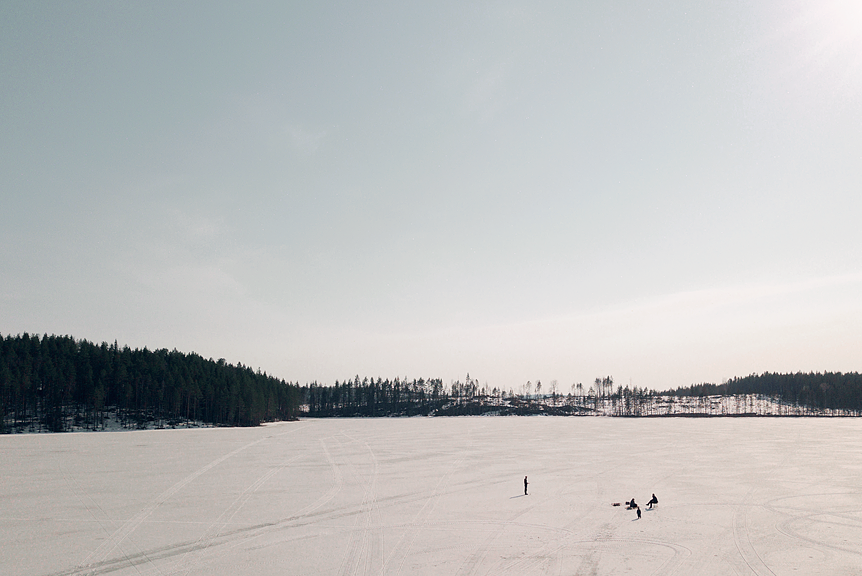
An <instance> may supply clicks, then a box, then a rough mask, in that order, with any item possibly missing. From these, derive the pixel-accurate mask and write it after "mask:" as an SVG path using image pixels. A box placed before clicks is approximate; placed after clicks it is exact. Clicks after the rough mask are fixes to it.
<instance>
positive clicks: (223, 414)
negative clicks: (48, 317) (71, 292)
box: [0, 334, 300, 432]
mask: <svg viewBox="0 0 862 576" xmlns="http://www.w3.org/2000/svg"><path fill="white" fill-rule="evenodd" d="M299 396H300V388H299V386H298V385H295V384H290V383H287V382H285V381H283V380H279V379H276V378H273V377H271V376H267V375H266V374H265V373H260V372H259V371H257V372H255V371H253V370H252V369H251V368H249V367H246V366H243V365H241V364H237V365H236V366H234V365H232V364H228V363H226V362H225V361H224V360H218V361H214V360H212V359H210V360H206V359H204V358H202V357H201V356H199V355H197V354H183V353H181V352H177V351H176V350H173V351H168V350H154V351H150V350H147V348H144V349H143V350H138V349H135V350H131V349H129V347H128V346H125V347H123V348H119V347H118V346H117V343H116V342H114V344H112V345H108V344H107V343H104V342H103V343H102V344H100V345H97V344H93V343H91V342H88V341H86V340H75V339H74V338H72V337H69V336H48V335H45V336H43V337H39V336H38V335H34V336H31V335H29V334H23V335H19V336H6V337H5V338H3V337H0V415H2V418H0V432H13V431H24V430H48V431H54V432H62V431H65V430H69V429H71V428H72V427H73V426H74V427H75V428H77V429H80V428H86V429H99V428H101V427H102V426H103V425H104V421H105V417H106V413H107V411H108V410H109V409H110V410H111V411H112V412H113V413H114V414H115V415H116V417H117V418H118V419H119V420H120V422H121V423H122V425H123V426H125V427H129V428H143V427H151V426H156V427H163V426H172V425H176V424H177V423H180V422H203V423H207V424H212V425H230V426H254V425H257V424H260V423H261V422H268V421H275V420H290V419H295V418H296V417H297V414H298V411H299V401H300V398H299Z"/></svg>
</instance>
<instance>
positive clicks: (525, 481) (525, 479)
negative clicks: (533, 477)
mask: <svg viewBox="0 0 862 576" xmlns="http://www.w3.org/2000/svg"><path fill="white" fill-rule="evenodd" d="M527 484H528V482H527V477H526V476H524V496H526V495H527Z"/></svg>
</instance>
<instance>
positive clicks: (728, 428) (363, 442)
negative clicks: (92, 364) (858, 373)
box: [0, 417, 862, 576]
mask: <svg viewBox="0 0 862 576" xmlns="http://www.w3.org/2000/svg"><path fill="white" fill-rule="evenodd" d="M0 450H1V451H2V455H3V458H2V462H3V465H2V468H0V501H2V510H0V574H4V575H11V576H16V575H21V576H24V575H28V576H29V575H60V574H64V575H85V574H119V575H126V574H128V575H131V574H138V575H139V574H148V575H174V574H176V575H220V574H224V575H228V574H230V575H235V574H254V575H267V574H332V575H339V576H340V575H347V574H351V575H353V574H363V575H364V574H375V575H378V574H386V575H407V574H411V575H412V574H429V575H430V574H445V575H452V574H454V575H463V576H466V575H500V574H519V575H523V574H554V575H558V574H633V575H641V574H643V575H651V574H679V575H682V574H705V575H709V574H716V575H723V574H755V575H770V574H771V575H776V576H777V575H784V574H807V575H816V574H830V575H834V574H854V573H858V571H859V569H860V566H862V552H860V550H859V542H862V484H860V478H862V420H856V419H826V418H820V419H813V418H812V419H802V418H782V419H778V418H727V419H717V418H711V419H692V418H662V419H621V418H564V417H561V418H553V417H476V418H384V419H332V420H304V421H300V422H292V423H281V424H276V425H269V426H264V427H259V428H253V429H197V430H195V429H192V430H152V431H136V432H98V433H75V434H57V435H50V434H32V435H13V436H3V437H0ZM525 475H527V476H528V477H529V482H530V490H529V491H530V494H529V495H528V496H524V495H523V478H524V476H525ZM653 492H655V493H656V495H657V496H658V498H659V502H660V503H659V505H658V507H657V508H656V509H654V510H649V509H647V508H645V505H646V502H647V500H649V498H650V495H651V494H652V493H653ZM632 497H634V498H635V499H636V500H637V501H638V503H639V504H640V505H641V508H642V512H643V517H642V519H640V520H637V517H636V515H635V513H634V511H630V510H625V509H624V507H622V506H620V507H614V506H612V505H611V504H612V503H613V502H623V501H626V500H628V499H630V498H632Z"/></svg>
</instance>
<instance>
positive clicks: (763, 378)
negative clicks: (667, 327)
mask: <svg viewBox="0 0 862 576" xmlns="http://www.w3.org/2000/svg"><path fill="white" fill-rule="evenodd" d="M673 394H674V395H675V396H714V395H731V396H732V395H738V394H763V395H766V396H772V397H777V398H781V399H782V400H783V401H785V402H789V403H792V404H796V405H799V406H808V407H811V408H819V409H829V410H855V411H859V410H862V374H859V373H858V372H848V373H841V372H825V373H823V374H821V373H819V372H809V373H807V374H806V373H803V372H797V373H796V374H775V373H770V372H764V373H763V374H760V375H757V374H751V375H749V376H743V377H739V378H732V379H730V380H728V381H727V382H724V383H722V384H693V385H691V386H686V387H682V388H677V389H676V390H675V391H674V392H673Z"/></svg>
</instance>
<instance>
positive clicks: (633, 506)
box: [614, 494, 658, 518]
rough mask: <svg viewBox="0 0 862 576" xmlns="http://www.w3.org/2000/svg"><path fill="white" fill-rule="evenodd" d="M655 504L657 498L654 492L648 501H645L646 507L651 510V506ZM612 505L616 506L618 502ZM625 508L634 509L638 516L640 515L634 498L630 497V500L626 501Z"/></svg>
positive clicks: (639, 509) (639, 508)
mask: <svg viewBox="0 0 862 576" xmlns="http://www.w3.org/2000/svg"><path fill="white" fill-rule="evenodd" d="M656 504H658V498H656V497H655V494H653V495H652V498H650V501H649V502H647V508H649V509H650V510H652V507H653V506H655V505H656ZM614 505H615V506H618V504H614ZM626 510H635V511H636V512H637V513H638V518H640V517H641V507H640V506H638V504H637V502H635V499H634V498H632V499H631V500H629V501H628V502H626Z"/></svg>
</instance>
